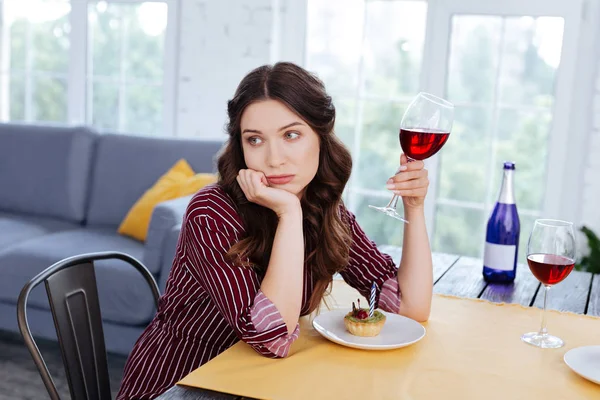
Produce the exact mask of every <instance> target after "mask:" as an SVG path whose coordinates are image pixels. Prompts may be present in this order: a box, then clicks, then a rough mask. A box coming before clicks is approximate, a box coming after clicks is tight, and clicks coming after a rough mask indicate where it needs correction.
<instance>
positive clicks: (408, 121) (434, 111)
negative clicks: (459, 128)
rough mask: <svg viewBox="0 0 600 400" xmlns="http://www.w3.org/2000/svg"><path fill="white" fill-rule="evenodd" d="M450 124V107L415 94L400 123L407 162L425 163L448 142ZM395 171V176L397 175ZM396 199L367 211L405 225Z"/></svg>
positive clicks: (451, 112)
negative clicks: (374, 211) (391, 218)
mask: <svg viewBox="0 0 600 400" xmlns="http://www.w3.org/2000/svg"><path fill="white" fill-rule="evenodd" d="M453 121H454V106H453V105H452V103H449V102H448V101H446V100H444V99H441V98H439V97H436V96H434V95H432V94H429V93H423V92H421V93H419V94H418V95H417V96H416V97H415V99H414V100H413V101H412V102H411V103H410V105H409V106H408V108H407V109H406V112H405V113H404V116H403V117H402V121H401V122H400V145H401V147H402V150H403V151H404V153H405V154H406V157H407V161H408V162H411V161H415V160H420V161H422V160H425V159H427V158H429V157H431V156H433V155H434V154H435V153H437V152H438V151H439V150H440V149H441V148H442V146H443V145H444V144H445V143H446V141H447V140H448V136H449V135H450V130H451V129H452V123H453ZM401 171H402V169H398V171H397V172H396V174H398V173H401ZM397 203H398V195H397V194H396V193H394V197H392V200H390V202H389V203H388V204H387V205H386V206H385V207H376V206H373V205H369V207H371V208H373V209H375V210H377V211H380V212H383V213H385V214H386V215H388V216H390V217H393V218H396V219H399V220H400V221H403V222H406V223H408V221H407V220H405V219H404V218H403V217H402V216H401V215H400V214H399V213H398V212H397V211H396V204H397Z"/></svg>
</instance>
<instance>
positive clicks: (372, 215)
mask: <svg viewBox="0 0 600 400" xmlns="http://www.w3.org/2000/svg"><path fill="white" fill-rule="evenodd" d="M391 198H392V196H391V195H390V197H389V198H387V197H379V196H365V195H359V197H358V202H357V207H356V212H355V214H356V220H357V221H358V223H359V224H360V226H361V227H362V228H363V230H364V231H365V232H366V234H367V236H368V237H369V239H371V240H372V241H374V242H375V243H377V245H378V246H381V245H383V244H390V245H394V246H402V238H403V234H404V227H403V225H404V224H403V223H399V222H398V220H397V219H394V218H390V217H388V216H387V215H385V214H383V213H380V212H377V211H375V210H373V209H371V208H369V204H374V205H381V206H384V205H386V204H387V203H388V202H389V201H390V199H391ZM398 207H402V205H401V204H400V205H399V206H398ZM396 261H397V260H396Z"/></svg>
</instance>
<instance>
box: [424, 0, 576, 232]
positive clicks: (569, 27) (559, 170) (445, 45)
mask: <svg viewBox="0 0 600 400" xmlns="http://www.w3.org/2000/svg"><path fill="white" fill-rule="evenodd" d="M585 3H586V2H585V0H572V1H568V2H565V1H561V0H527V1H524V0H503V1H502V2H496V1H481V0H429V9H428V19H427V34H426V42H425V43H426V45H425V51H424V57H423V58H424V62H423V67H424V68H423V71H422V73H423V75H422V76H423V80H422V82H421V83H422V87H423V90H426V91H429V92H431V93H434V94H438V95H441V96H444V95H445V90H446V79H447V75H448V71H447V68H448V56H449V45H450V42H449V40H450V32H451V22H452V17H453V16H454V15H457V14H459V15H469V14H472V15H493V16H513V15H514V16H521V15H527V16H532V17H538V16H555V17H562V18H563V19H564V33H563V44H562V52H561V61H560V66H559V68H558V70H557V73H556V85H555V92H554V98H555V101H554V105H553V108H552V114H553V120H552V125H551V130H550V134H549V143H548V159H547V165H546V174H547V175H546V185H545V196H544V205H543V210H542V214H543V215H544V216H546V217H551V218H562V219H567V220H571V221H573V220H577V215H578V214H577V209H578V207H577V204H578V198H579V197H580V192H581V190H582V187H581V184H579V185H576V186H573V183H574V182H577V179H574V177H575V176H576V175H577V174H578V172H577V171H581V169H579V170H577V169H575V167H574V164H577V163H576V162H575V163H573V162H572V161H569V160H573V158H576V159H578V160H582V159H584V158H585V148H584V147H583V146H581V143H582V141H581V140H574V141H572V142H571V143H569V136H570V135H580V136H583V135H586V134H587V132H588V130H587V129H585V128H583V127H582V126H579V127H578V126H576V125H581V124H582V123H584V122H583V121H581V120H580V121H570V116H571V115H572V112H573V111H574V109H572V108H571V107H572V104H573V100H574V96H573V94H574V93H575V92H576V91H577V90H578V89H577V88H578V87H581V85H578V84H577V73H578V61H579V59H578V56H580V55H581V54H580V52H579V45H578V42H579V40H580V34H582V32H584V31H585V30H586V29H588V28H587V27H586V26H583V25H582V23H583V21H582V15H583V14H584V10H585V8H584V6H585ZM578 139H581V138H578ZM567 162H569V163H570V164H571V165H570V168H568V169H566V168H565V167H566V166H567ZM428 168H429V170H430V177H431V185H430V193H429V194H428V199H427V202H426V218H427V225H428V227H429V233H430V235H431V236H433V233H434V232H435V225H434V217H435V208H436V205H437V204H438V198H437V186H438V185H437V181H438V179H439V159H438V156H436V157H433V158H432V159H431V160H430V161H429V162H428ZM579 173H580V172H579ZM565 188H572V189H571V190H572V191H569V192H568V193H566V192H567V191H566V190H565ZM463 206H465V207H466V208H471V209H476V208H477V207H470V206H469V205H463ZM488 206H489V205H488ZM486 208H487V207H486ZM488 210H489V209H486V210H485V211H488ZM520 212H521V211H520ZM532 215H535V214H532Z"/></svg>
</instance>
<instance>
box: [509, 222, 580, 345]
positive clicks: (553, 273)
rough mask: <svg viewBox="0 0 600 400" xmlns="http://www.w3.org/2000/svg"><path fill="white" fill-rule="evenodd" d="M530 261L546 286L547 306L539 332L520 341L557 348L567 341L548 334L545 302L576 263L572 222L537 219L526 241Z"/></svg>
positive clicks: (527, 335)
mask: <svg viewBox="0 0 600 400" xmlns="http://www.w3.org/2000/svg"><path fill="white" fill-rule="evenodd" d="M527 264H529V269H530V270H531V272H532V273H533V275H534V276H535V277H536V278H537V279H538V280H539V281H540V282H542V285H543V286H544V309H543V310H542V326H541V328H540V330H539V332H530V333H526V334H524V335H523V336H521V340H523V341H524V342H526V343H529V344H531V345H533V346H537V347H541V348H544V349H556V348H559V347H562V346H563V345H564V344H565V343H564V342H563V341H562V340H561V339H560V338H558V337H556V336H552V335H549V334H548V330H547V329H546V304H547V300H548V291H549V290H550V288H551V287H552V286H553V285H555V284H557V283H559V282H562V280H563V279H565V278H566V277H567V276H568V275H569V274H570V273H571V271H572V270H573V266H574V265H575V234H574V233H573V224H572V223H571V222H566V221H559V220H554V219H538V220H536V221H535V223H534V224H533V229H532V230H531V235H530V236H529V243H528V244H527Z"/></svg>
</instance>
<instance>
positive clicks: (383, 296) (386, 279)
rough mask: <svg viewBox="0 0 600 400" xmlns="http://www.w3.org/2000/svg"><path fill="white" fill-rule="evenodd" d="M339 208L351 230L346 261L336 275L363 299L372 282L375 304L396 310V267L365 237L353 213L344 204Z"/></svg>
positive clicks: (390, 259) (367, 293)
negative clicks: (340, 276)
mask: <svg viewBox="0 0 600 400" xmlns="http://www.w3.org/2000/svg"><path fill="white" fill-rule="evenodd" d="M342 212H343V213H344V214H345V219H346V220H347V221H349V224H350V228H351V230H352V245H351V246H350V258H349V262H348V265H347V266H346V268H344V270H342V271H340V275H342V278H344V281H346V283H348V285H350V286H352V287H353V288H355V289H356V290H358V292H359V293H360V294H361V295H363V296H364V297H365V298H366V299H368V298H369V297H370V294H371V284H372V283H373V282H375V284H376V287H377V289H376V292H375V305H376V308H380V309H382V310H384V311H388V312H393V313H398V311H399V310H400V300H401V293H400V286H399V285H398V279H397V274H398V267H397V266H396V264H395V263H394V260H393V259H392V257H390V256H389V255H388V254H384V253H382V252H380V251H379V249H377V245H376V244H375V242H373V241H372V240H370V239H369V238H368V237H367V234H366V233H365V232H364V231H363V229H362V228H361V227H360V225H358V222H357V221H356V217H355V216H354V214H352V213H351V212H350V211H348V210H346V209H345V208H343V209H342Z"/></svg>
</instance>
